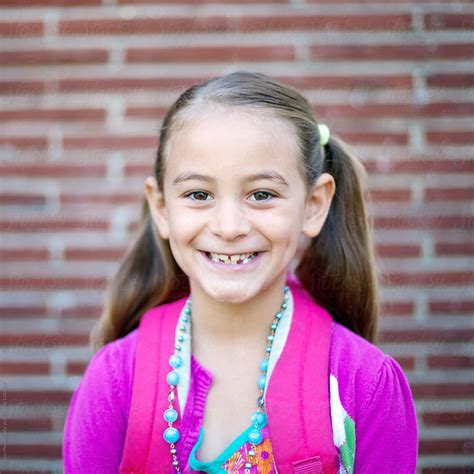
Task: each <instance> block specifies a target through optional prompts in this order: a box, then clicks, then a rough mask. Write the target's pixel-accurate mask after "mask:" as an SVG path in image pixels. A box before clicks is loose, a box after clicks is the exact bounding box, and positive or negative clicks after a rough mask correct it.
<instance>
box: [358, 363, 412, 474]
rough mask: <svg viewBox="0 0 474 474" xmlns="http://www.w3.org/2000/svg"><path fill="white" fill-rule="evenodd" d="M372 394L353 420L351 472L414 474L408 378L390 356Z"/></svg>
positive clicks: (380, 371) (377, 376)
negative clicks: (354, 450)
mask: <svg viewBox="0 0 474 474" xmlns="http://www.w3.org/2000/svg"><path fill="white" fill-rule="evenodd" d="M369 393H370V392H369ZM371 393H372V395H371V396H369V397H368V399H367V403H366V405H365V407H364V408H363V410H362V414H361V416H360V419H359V420H358V421H357V422H356V455H355V465H354V473H355V474H358V473H364V472H397V473H399V474H414V473H415V472H416V459H417V453H418V428H417V421H416V412H415V406H414V402H413V397H412V394H411V390H410V386H409V384H408V381H407V378H406V376H405V374H404V373H403V371H402V369H401V367H400V365H399V364H398V362H397V361H396V360H395V359H393V358H392V357H391V356H389V355H385V356H384V358H383V361H382V364H381V366H380V368H379V370H378V372H377V374H376V377H375V378H374V380H373V383H372V387H371Z"/></svg>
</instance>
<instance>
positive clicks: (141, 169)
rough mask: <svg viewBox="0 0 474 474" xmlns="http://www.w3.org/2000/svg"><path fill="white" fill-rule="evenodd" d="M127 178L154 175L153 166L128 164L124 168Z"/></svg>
mask: <svg viewBox="0 0 474 474" xmlns="http://www.w3.org/2000/svg"><path fill="white" fill-rule="evenodd" d="M123 172H124V175H125V176H144V175H146V174H152V173H153V164H151V163H150V164H131V163H129V164H127V165H125V166H124V170H123Z"/></svg>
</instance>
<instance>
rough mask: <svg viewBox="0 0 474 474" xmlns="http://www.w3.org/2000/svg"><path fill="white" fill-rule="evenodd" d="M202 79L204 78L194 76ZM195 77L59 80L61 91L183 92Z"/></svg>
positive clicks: (59, 89)
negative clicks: (168, 90) (164, 90)
mask: <svg viewBox="0 0 474 474" xmlns="http://www.w3.org/2000/svg"><path fill="white" fill-rule="evenodd" d="M194 79H195V80H197V81H200V80H201V79H202V78H201V77H199V78H197V77H196V78H194ZM192 81H193V77H189V76H188V77H185V78H177V77H162V78H159V77H157V78H149V79H148V78H136V77H123V78H114V77H106V78H102V79H89V78H82V79H59V80H58V81H57V84H58V91H59V92H91V93H96V92H99V91H108V92H113V93H115V92H120V91H123V90H127V91H131V90H136V91H147V90H151V91H154V90H162V89H172V90H176V91H179V92H182V91H183V90H184V89H185V88H187V87H188V86H190V85H191V83H192Z"/></svg>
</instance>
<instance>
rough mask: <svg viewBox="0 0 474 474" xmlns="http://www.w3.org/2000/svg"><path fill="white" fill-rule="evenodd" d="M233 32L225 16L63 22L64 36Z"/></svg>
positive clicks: (62, 31) (60, 32)
mask: <svg viewBox="0 0 474 474" xmlns="http://www.w3.org/2000/svg"><path fill="white" fill-rule="evenodd" d="M224 31H230V28H229V27H228V20H227V17H225V16H221V17H218V16H215V17H200V18H198V19H195V18H191V17H184V18H183V17H176V18H171V17H170V18H160V17H157V18H134V19H119V18H115V19H101V20H93V19H87V20H60V21H59V24H58V33H59V34H60V35H87V36H94V35H137V34H139V35H144V34H165V33H166V34H183V33H191V32H202V33H204V32H207V33H211V32H214V33H216V32H224Z"/></svg>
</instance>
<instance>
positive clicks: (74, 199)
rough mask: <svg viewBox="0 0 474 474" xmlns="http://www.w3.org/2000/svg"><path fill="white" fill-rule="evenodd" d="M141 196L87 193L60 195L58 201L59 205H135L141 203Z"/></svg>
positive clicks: (137, 194) (136, 194)
mask: <svg viewBox="0 0 474 474" xmlns="http://www.w3.org/2000/svg"><path fill="white" fill-rule="evenodd" d="M141 200H142V196H141V195H140V194H139V193H138V192H137V193H120V194H119V193H108V194H98V193H87V194H72V193H61V194H60V196H59V201H60V203H61V204H111V205H113V204H137V203H138V202H141Z"/></svg>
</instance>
